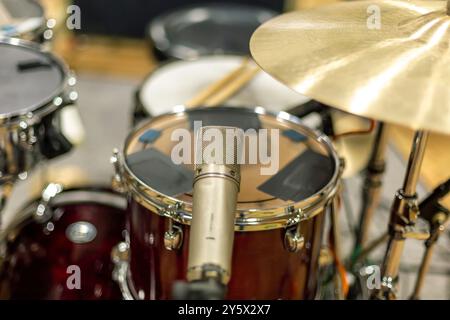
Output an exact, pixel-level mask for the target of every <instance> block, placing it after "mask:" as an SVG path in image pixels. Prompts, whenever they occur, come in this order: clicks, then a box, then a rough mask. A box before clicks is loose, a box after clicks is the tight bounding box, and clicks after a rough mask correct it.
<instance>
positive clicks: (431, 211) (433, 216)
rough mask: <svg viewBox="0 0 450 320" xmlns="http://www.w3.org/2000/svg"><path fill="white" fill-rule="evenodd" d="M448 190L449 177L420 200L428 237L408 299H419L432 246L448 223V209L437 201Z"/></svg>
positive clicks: (433, 246) (449, 187) (430, 257)
mask: <svg viewBox="0 0 450 320" xmlns="http://www.w3.org/2000/svg"><path fill="white" fill-rule="evenodd" d="M449 191H450V179H449V180H447V181H446V182H445V183H442V184H441V185H440V186H438V187H437V188H436V189H434V191H433V192H432V193H431V194H430V195H429V196H428V197H427V198H426V199H425V200H423V201H422V202H421V204H420V205H419V208H420V218H421V219H424V220H426V221H427V222H428V223H429V225H430V237H429V238H428V239H427V240H426V241H425V252H424V254H423V258H422V263H421V265H420V269H419V273H418V275H417V280H416V283H415V286H414V291H413V293H412V295H411V298H410V299H413V300H418V299H420V291H421V290H422V287H423V283H424V280H425V276H426V274H427V272H428V269H429V267H430V263H431V259H432V256H433V252H434V248H435V246H436V243H437V241H438V240H439V238H440V236H441V235H442V233H444V231H445V229H446V227H447V226H448V224H449V223H450V219H449V217H450V211H449V210H448V209H447V208H445V207H444V206H443V205H441V204H440V203H439V201H440V199H442V198H444V197H445V196H446V195H447V194H448V192H449Z"/></svg>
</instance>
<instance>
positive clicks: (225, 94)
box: [204, 67, 259, 107]
mask: <svg viewBox="0 0 450 320" xmlns="http://www.w3.org/2000/svg"><path fill="white" fill-rule="evenodd" d="M258 72H259V68H257V67H254V68H251V69H247V70H245V71H243V72H242V73H241V74H240V75H239V77H238V78H236V79H234V81H232V82H231V83H228V85H226V86H224V87H223V88H222V90H220V91H219V92H217V93H216V94H215V95H213V96H211V97H210V98H208V99H207V100H206V101H205V103H204V106H205V107H215V106H218V105H220V104H222V103H223V102H225V101H227V100H228V99H230V98H231V97H232V96H234V95H235V94H236V93H237V92H239V91H240V90H241V89H243V88H244V87H245V85H246V84H247V83H249V82H250V81H251V80H252V79H253V78H254V77H255V76H256V74H257V73H258Z"/></svg>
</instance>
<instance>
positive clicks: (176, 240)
mask: <svg viewBox="0 0 450 320" xmlns="http://www.w3.org/2000/svg"><path fill="white" fill-rule="evenodd" d="M169 221H170V222H169V224H170V225H169V230H167V231H166V232H165V233H164V247H165V248H166V249H167V250H169V251H173V250H178V249H180V248H181V246H182V244H183V229H182V228H181V226H180V225H178V224H177V223H176V222H173V221H172V220H169Z"/></svg>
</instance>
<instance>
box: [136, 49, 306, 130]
mask: <svg viewBox="0 0 450 320" xmlns="http://www.w3.org/2000/svg"><path fill="white" fill-rule="evenodd" d="M242 59H243V58H242V57H240V56H208V57H201V58H199V59H198V60H196V61H175V62H172V63H168V64H165V65H162V66H161V67H159V68H158V69H156V70H155V71H153V72H152V73H151V74H150V75H149V76H148V78H147V79H146V80H145V81H144V83H143V84H142V86H141V88H140V89H139V91H138V92H137V96H136V108H135V112H134V123H137V122H139V121H140V120H142V119H143V118H146V117H149V116H150V117H155V116H159V115H161V114H164V113H167V112H171V111H173V110H174V108H176V106H180V105H183V104H184V103H185V102H186V101H188V100H190V99H191V98H192V97H194V96H195V95H196V94H197V93H198V92H200V91H202V90H203V89H204V88H206V87H208V86H209V85H211V84H212V83H214V82H216V81H218V80H220V79H221V78H223V77H224V76H225V75H226V74H228V73H230V72H231V71H233V70H234V69H236V68H237V67H239V65H240V64H241V63H242ZM307 101H309V99H308V98H306V97H304V96H302V95H300V94H298V93H296V92H294V91H292V90H291V89H289V88H287V87H286V86H284V85H283V84H281V83H280V82H278V81H277V80H275V79H273V78H272V77H271V76H270V75H268V74H267V73H265V72H264V71H261V72H259V73H258V74H257V75H256V77H255V78H254V79H253V80H252V81H251V82H250V83H248V85H247V86H246V87H245V88H243V89H242V90H241V91H240V92H238V93H237V94H236V95H235V96H234V97H232V98H231V99H230V100H229V101H227V102H226V105H229V106H240V107H250V108H254V107H255V106H260V107H263V108H265V109H267V110H270V111H273V112H279V111H283V110H289V109H291V108H294V107H296V106H299V105H302V104H304V103H305V102H307Z"/></svg>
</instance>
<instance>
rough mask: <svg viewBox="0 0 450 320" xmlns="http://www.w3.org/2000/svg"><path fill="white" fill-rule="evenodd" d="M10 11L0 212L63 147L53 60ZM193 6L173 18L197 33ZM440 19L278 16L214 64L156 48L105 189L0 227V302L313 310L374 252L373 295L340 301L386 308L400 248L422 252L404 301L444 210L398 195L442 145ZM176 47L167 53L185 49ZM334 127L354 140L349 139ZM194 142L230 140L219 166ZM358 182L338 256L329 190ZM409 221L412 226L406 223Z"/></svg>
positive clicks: (360, 5)
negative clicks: (347, 244) (399, 140)
mask: <svg viewBox="0 0 450 320" xmlns="http://www.w3.org/2000/svg"><path fill="white" fill-rule="evenodd" d="M19 2H20V3H23V5H24V6H25V4H27V5H30V4H31V3H34V2H33V1H18V2H17V3H19ZM12 3H13V1H7V0H0V31H1V30H8V34H7V35H8V37H3V38H1V40H0V57H1V64H0V83H1V86H0V112H1V115H0V118H1V124H0V130H1V131H0V132H1V138H0V139H1V140H0V141H1V144H0V146H1V148H0V149H1V153H0V161H1V162H0V163H1V167H0V168H1V170H0V173H1V179H0V186H1V189H2V204H3V205H4V204H5V203H6V201H7V200H8V198H9V196H10V193H11V189H12V188H13V186H14V184H15V183H16V181H17V180H23V179H26V177H27V174H28V173H29V172H31V171H33V169H35V167H36V165H38V164H39V163H40V162H43V161H46V160H49V159H53V158H55V157H58V156H61V155H63V154H66V153H67V152H68V151H69V150H70V149H71V148H72V147H73V143H72V142H71V141H70V139H69V138H68V135H67V134H66V133H65V130H64V126H63V125H62V124H61V122H62V121H61V113H62V111H63V110H64V109H65V108H67V107H68V106H72V105H74V104H75V103H76V100H77V97H78V94H77V93H76V91H74V89H73V87H74V85H75V84H76V80H75V77H74V75H73V74H72V73H71V72H70V71H69V70H68V68H67V67H66V65H65V64H64V63H63V62H62V61H61V60H59V59H58V58H56V57H55V56H54V55H53V54H51V53H49V52H47V51H44V50H42V49H41V47H40V46H39V45H37V44H33V43H31V42H27V41H26V40H23V39H24V38H27V39H32V40H36V39H42V33H41V31H42V28H41V27H42V24H41V25H40V26H41V27H39V28H33V29H32V30H30V31H29V32H26V34H27V37H25V36H22V32H20V33H19V32H12V31H11V30H12V28H10V27H7V26H4V25H6V24H14V23H16V24H19V22H23V21H22V20H25V18H23V16H24V15H23V14H22V11H20V14H19V13H15V12H16V11H14V10H12V9H11V8H12V7H11V6H12ZM14 3H16V1H14ZM449 3H450V2H449ZM369 6H378V8H379V9H380V12H381V13H382V14H381V22H380V23H381V27H380V28H379V29H376V28H375V29H374V28H369V27H368V22H367V18H368V16H367V12H368V11H367V8H368V7H369ZM4 8H6V10H4ZM8 10H9V11H8ZM196 10H197V11H195V10H194V9H192V8H190V9H189V10H188V13H186V12H184V11H181V12H184V14H185V15H183V17H185V16H188V17H190V18H191V19H193V20H194V21H196V19H195V17H197V18H198V16H196V14H195V12H197V14H198V12H199V11H198V10H199V9H198V8H197V9H196ZM205 10H212V13H214V14H209V15H207V16H208V18H210V19H211V18H212V17H215V16H217V19H216V23H217V24H218V25H220V22H221V19H222V18H223V17H224V16H227V15H226V9H224V8H222V9H221V10H219V9H218V7H213V8H211V7H209V6H206V9H205ZM193 11H194V13H193ZM200 11H201V10H200ZM17 12H18V11H17ZM27 12H28V11H27ZM33 12H34V11H33ZM36 12H41V11H39V10H37V11H36ZM203 12H205V11H203ZM14 14H16V15H17V18H16V15H14ZM241 14H242V16H249V15H250V13H249V12H246V11H245V10H244V11H242V12H241ZM253 14H254V15H255V16H256V17H258V19H260V20H258V19H256V20H255V19H254V20H251V19H247V21H248V22H249V23H250V24H251V23H256V22H255V21H259V23H261V22H263V21H266V20H267V19H268V18H270V17H272V16H273V15H271V14H269V13H267V12H262V11H261V10H258V11H256V12H253ZM448 14H450V6H449V7H447V3H446V2H444V1H402V0H376V1H366V0H362V1H354V2H343V3H337V4H333V5H327V6H322V7H319V8H315V9H309V10H303V11H297V12H291V13H287V14H283V15H281V16H278V17H275V18H272V19H271V20H269V21H267V22H265V23H264V24H262V25H261V26H260V27H258V28H257V29H256V31H255V32H254V33H253V35H252V37H251V40H250V51H251V56H252V58H249V57H248V56H246V55H247V54H248V53H246V52H236V50H233V49H230V50H228V48H225V46H226V45H225V44H221V45H220V46H221V47H222V49H221V50H220V51H218V48H217V45H218V44H217V43H211V46H210V47H208V46H207V44H208V43H209V42H206V44H205V42H202V43H201V44H200V45H198V51H195V50H193V49H192V48H191V49H189V50H188V49H186V46H184V47H183V46H180V44H179V43H177V44H174V45H173V46H172V45H171V43H170V42H168V41H162V43H164V44H165V47H164V50H162V49H161V48H162V47H161V46H160V45H157V44H156V42H155V47H156V49H155V50H160V52H161V55H162V51H164V55H165V59H166V61H164V62H163V63H162V64H161V65H160V66H159V67H158V68H157V69H156V70H154V71H153V72H152V73H151V74H150V75H149V76H148V77H147V78H146V79H145V80H144V82H143V83H142V85H141V86H140V87H139V88H138V90H137V92H136V95H135V108H134V111H133V119H132V123H133V126H134V129H132V130H131V132H130V133H129V135H128V137H127V138H126V140H125V142H124V144H123V147H122V149H120V150H119V149H116V150H114V152H113V155H112V157H111V159H110V162H111V164H112V165H113V171H112V172H111V174H112V177H113V178H112V184H111V185H110V186H85V187H78V188H74V187H71V186H67V187H68V189H65V187H66V186H63V185H61V184H58V183H50V184H48V185H47V186H46V187H45V188H44V190H43V191H42V194H41V197H40V198H39V199H36V200H34V201H32V202H30V203H29V204H28V205H26V206H24V209H23V213H25V215H24V216H25V218H23V219H18V220H17V221H15V222H14V223H13V224H12V225H10V226H7V227H6V228H4V229H3V230H2V231H1V232H0V298H3V299H56V300H74V299H85V300H98V299H108V300H117V299H125V300H159V299H264V300H271V299H272V300H274V299H293V300H295V299H316V298H321V297H324V292H325V291H326V290H325V289H324V286H326V285H329V282H330V281H328V280H327V279H325V278H330V277H329V274H331V278H332V280H333V281H331V282H332V284H331V286H332V290H331V291H332V296H331V298H337V299H344V298H345V297H346V296H347V295H348V292H349V286H351V285H354V284H352V283H349V281H348V279H349V274H350V273H353V274H354V275H358V274H359V268H361V267H362V266H364V264H365V260H364V256H366V255H368V254H369V253H370V252H371V250H372V249H373V248H374V247H375V246H376V245H378V244H380V243H384V242H385V240H387V248H386V254H385V257H384V260H383V263H382V269H381V273H382V278H381V286H380V287H378V288H374V289H373V290H371V291H370V292H367V291H368V290H369V289H368V288H358V290H359V291H361V292H360V293H359V294H358V295H357V296H358V297H361V296H368V297H370V298H372V299H389V300H390V299H396V298H398V294H397V286H398V279H399V277H398V274H399V267H400V262H401V258H402V253H403V250H404V245H405V241H406V240H407V239H410V238H414V239H420V240H423V241H425V245H426V248H427V250H426V253H425V255H424V260H423V263H422V265H421V267H420V270H419V277H418V280H417V283H416V287H415V290H414V293H413V295H412V296H411V297H412V298H414V299H418V298H420V291H421V288H422V286H423V279H424V276H425V274H426V273H427V270H428V268H429V264H430V259H431V256H432V253H433V248H434V245H435V244H436V242H437V240H438V239H439V236H440V235H441V234H442V233H443V232H444V231H445V228H446V226H447V225H448V223H449V216H450V212H449V210H448V209H447V208H445V207H444V206H443V205H441V204H440V203H439V201H440V199H441V198H443V197H444V196H445V195H446V194H447V193H448V191H449V189H450V183H449V182H448V181H447V183H444V184H443V185H441V186H439V187H438V188H437V189H436V190H435V191H434V192H433V193H431V194H430V196H429V197H428V198H427V199H426V200H424V201H423V202H422V203H420V205H419V203H418V196H417V192H416V187H417V184H418V180H419V175H420V168H421V164H422V161H423V158H424V153H425V150H426V145H427V139H428V136H429V133H430V132H439V133H443V134H450V102H449V101H450V99H449V98H450V91H449V90H448V88H447V87H448V83H449V80H450V79H449V78H448V75H449V74H450V70H449V63H448V62H449V57H450V55H448V54H447V51H448V48H449V38H448V35H449V34H450V32H449V30H450V18H449V15H448ZM179 15H180V12H176V13H175V14H172V15H170V14H169V15H165V16H163V17H161V18H159V19H155V22H154V23H153V24H152V25H151V28H152V29H151V30H152V32H151V33H152V34H153V33H155V34H158V35H159V36H160V37H161V32H162V31H161V30H166V33H167V32H169V33H170V32H171V33H173V32H176V31H177V30H181V29H180V28H179V27H177V26H176V25H174V23H175V22H176V23H181V22H182V21H181V22H180V21H179V20H180V19H178V18H177V17H179ZM228 15H230V14H228ZM31 16H33V17H35V15H34V14H33V15H31ZM42 16H43V15H42ZM242 16H239V17H242ZM4 17H6V18H7V19H6V20H2V19H5V18H4ZM12 17H14V19H13V18H12ZM19 17H20V19H19ZM239 17H237V16H235V17H232V18H235V19H238V18H239ZM21 19H22V20H21ZM33 19H34V18H33ZM41 20H43V21H45V19H44V18H42V19H41ZM197 20H198V19H197ZM200 20H201V19H200ZM3 21H6V23H5V22H3ZM189 21H190V22H192V20H189ZM201 21H203V20H201ZM203 22H204V21H203ZM165 23H167V25H165ZM259 23H258V24H259ZM28 25H31V23H29V24H28ZM207 25H209V24H208V23H207ZM221 28H223V27H221ZM255 28H256V26H254V28H253V29H255ZM16 29H17V30H19V29H20V30H23V29H22V28H16ZM167 30H168V31H167ZM192 30H197V28H196V26H193V27H192ZM192 30H191V31H192ZM184 31H185V32H187V34H188V35H191V34H192V33H191V31H190V30H184ZM184 31H183V32H184ZM11 32H12V33H11ZM158 32H159V33H158ZM29 33H33V35H32V37H31V38H28V37H29ZM163 33H164V32H163ZM166 33H164V34H166ZM0 34H1V33H0ZM23 34H25V32H24V33H23ZM181 35H182V34H181ZM181 35H180V36H179V37H177V36H176V35H173V34H172V35H171V37H170V39H177V41H181V42H182V43H184V44H186V43H188V44H189V45H190V46H194V44H193V43H192V41H191V40H190V39H189V37H188V38H187V40H182V37H181ZM11 36H14V37H15V38H12V37H11ZM17 37H22V39H21V40H19V39H18V38H17ZM238 40H239V39H236V41H237V42H236V43H238V42H239V41H238ZM183 41H184V42H183ZM234 44H235V43H234ZM234 44H233V45H234ZM181 47H182V48H183V50H180V48H181ZM233 48H234V47H233ZM194 51H195V52H196V54H195V55H194V56H192V55H190V54H189V53H191V54H192V52H194ZM197 53H198V54H197ZM218 53H219V54H218ZM184 54H187V56H184ZM193 58H195V59H194V60H191V59H193ZM275 79H276V80H275ZM289 88H290V89H289ZM291 89H293V90H291ZM295 91H297V92H295ZM306 97H309V98H306ZM311 99H314V100H311ZM330 107H333V108H330ZM336 109H338V110H340V111H337V110H336ZM314 115H318V120H317V117H316V118H314ZM368 119H374V120H368ZM375 121H376V122H375ZM199 123H201V125H200V126H199ZM348 123H353V124H354V123H356V124H357V125H356V127H358V126H359V128H358V129H355V126H354V125H353V126H350V127H351V128H350V129H352V130H350V131H349V130H348V129H349V128H348ZM389 124H400V125H404V126H407V127H410V128H412V129H414V130H416V134H415V136H414V139H413V143H412V148H411V153H410V157H409V160H408V164H407V170H406V175H405V179H404V182H403V185H402V186H401V187H400V189H399V190H398V192H397V193H396V194H395V195H393V198H394V201H393V203H392V207H391V212H390V220H389V221H386V225H387V233H386V234H385V235H383V237H382V238H381V239H378V240H376V241H375V244H373V243H372V244H368V233H369V230H370V227H371V224H372V218H373V215H374V213H375V209H376V207H377V205H378V203H379V198H380V190H381V184H382V179H383V173H384V166H385V161H386V160H385V151H386V148H387V143H388V134H387V130H386V128H387V126H389ZM361 128H363V129H361ZM211 130H214V132H220V133H223V135H225V132H227V133H228V132H229V131H230V130H231V132H232V133H233V135H232V136H233V139H232V141H234V142H236V143H233V144H231V145H229V144H228V143H229V141H228V140H227V142H226V143H224V144H223V145H221V147H222V151H223V150H226V152H224V153H220V152H217V151H214V152H213V153H211V154H214V156H213V157H212V158H213V161H209V162H208V161H206V159H207V158H208V157H207V150H210V147H211V145H213V143H211V144H205V141H209V142H211V140H208V139H207V138H205V137H206V136H207V135H208V132H212V131H211ZM227 130H228V131H227ZM346 130H347V132H346ZM259 132H268V133H273V132H277V133H278V134H277V135H270V134H267V135H259V134H258V133H259ZM174 137H175V138H174ZM177 137H178V138H180V139H179V140H177V139H176V138H177ZM182 137H187V138H186V141H184V140H183V139H181V138H182ZM227 137H228V136H227ZM356 137H359V138H360V140H358V141H357V142H355V140H352V139H353V138H356ZM347 139H348V140H347ZM182 140H183V141H182ZM180 142H185V143H186V148H184V149H182V151H181V152H180V153H178V154H177V155H178V157H179V158H182V159H185V160H187V161H185V162H182V163H180V162H177V161H174V150H179V148H180ZM238 142H239V143H238ZM252 143H253V144H254V145H257V146H258V147H259V148H260V149H261V148H262V147H261V146H262V145H264V144H266V145H268V147H267V148H266V150H265V151H267V154H266V158H265V159H263V158H261V152H260V153H259V156H260V157H257V159H256V161H254V162H251V161H250V162H240V161H239V160H238V159H240V155H242V154H243V155H247V156H248V157H249V158H250V156H249V155H250V154H251V152H252V150H253V149H252V146H254V145H252ZM275 146H276V147H277V148H278V149H276V148H275V149H274V147H275ZM274 150H275V151H274ZM259 151H261V150H259ZM275 153H276V154H275ZM211 154H210V155H211ZM198 156H199V157H198ZM269 156H270V157H269ZM243 158H245V157H243ZM267 158H269V160H273V161H275V159H276V161H275V162H276V169H275V171H274V172H270V174H264V172H267V169H268V167H270V166H271V165H273V164H274V162H271V161H267V160H268V159H267ZM355 158H358V159H356V160H355ZM199 159H200V161H198V160H199ZM209 159H210V158H209ZM210 160H211V159H210ZM363 169H366V171H365V174H366V179H365V183H364V189H363V190H362V194H363V206H362V213H361V221H360V226H359V230H358V234H357V239H356V245H355V251H354V256H353V257H351V259H350V262H348V261H344V260H343V257H342V252H341V249H342V248H341V245H342V243H341V239H340V234H341V231H340V229H339V220H340V218H339V211H340V209H341V207H342V201H341V195H342V192H343V190H342V179H343V178H345V177H348V176H351V175H354V174H356V173H358V172H360V171H362V170H363ZM265 170H266V171H265ZM444 178H447V177H444ZM419 219H423V220H426V221H427V222H428V224H429V226H430V228H429V230H427V229H424V230H422V229H420V228H419V227H418V225H419V224H418V223H417V222H418V220H419ZM325 243H326V244H327V246H326V248H327V249H325V248H324V244H325ZM347 262H348V263H347ZM346 269H347V270H346ZM77 275H78V277H77ZM353 289H354V288H353ZM362 291H364V292H362ZM326 298H330V297H326Z"/></svg>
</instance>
